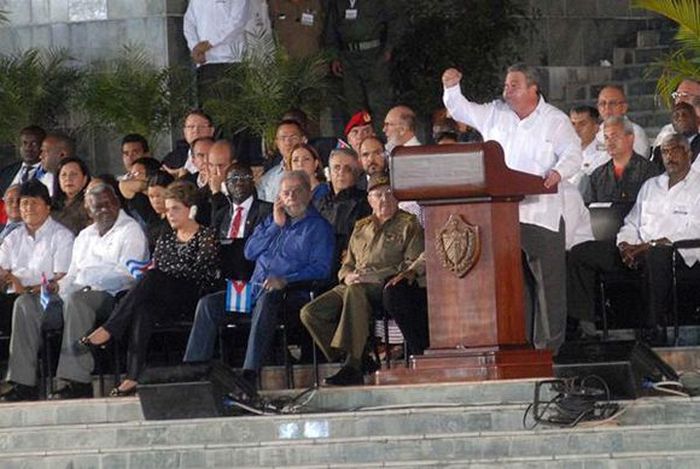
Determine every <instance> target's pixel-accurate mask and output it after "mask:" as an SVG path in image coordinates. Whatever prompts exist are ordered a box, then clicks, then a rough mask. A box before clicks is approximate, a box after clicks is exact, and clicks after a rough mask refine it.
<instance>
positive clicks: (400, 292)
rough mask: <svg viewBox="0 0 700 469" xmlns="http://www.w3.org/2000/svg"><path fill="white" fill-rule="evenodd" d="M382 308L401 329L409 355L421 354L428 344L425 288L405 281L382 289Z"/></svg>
mask: <svg viewBox="0 0 700 469" xmlns="http://www.w3.org/2000/svg"><path fill="white" fill-rule="evenodd" d="M382 302H383V304H384V310H385V311H386V312H387V313H388V314H389V316H391V317H392V318H394V321H396V325H397V326H399V329H401V333H402V334H403V337H404V339H405V340H406V345H407V348H408V354H409V355H422V354H423V350H425V349H426V348H428V346H429V340H428V337H429V334H428V295H427V292H426V290H425V288H420V287H419V286H418V285H416V284H409V283H408V282H407V281H405V280H404V281H402V282H399V283H398V284H396V285H394V286H392V287H388V288H385V289H384V294H383V297H382Z"/></svg>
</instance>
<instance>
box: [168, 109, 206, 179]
mask: <svg viewBox="0 0 700 469" xmlns="http://www.w3.org/2000/svg"><path fill="white" fill-rule="evenodd" d="M214 130H215V129H214V123H213V121H212V120H211V117H209V116H208V115H207V114H206V113H204V111H202V110H201V109H192V110H191V111H189V112H188V113H187V115H185V121H184V123H183V125H182V135H183V137H184V140H179V141H178V142H177V144H176V146H175V149H174V150H173V151H171V152H170V153H168V154H167V155H165V158H163V169H164V170H166V171H167V172H169V173H170V174H172V175H173V177H175V178H179V177H183V176H185V175H187V173H196V172H197V171H198V169H197V166H196V165H195V164H194V155H192V148H191V146H192V143H194V141H195V140H197V139H198V138H202V137H213V136H214Z"/></svg>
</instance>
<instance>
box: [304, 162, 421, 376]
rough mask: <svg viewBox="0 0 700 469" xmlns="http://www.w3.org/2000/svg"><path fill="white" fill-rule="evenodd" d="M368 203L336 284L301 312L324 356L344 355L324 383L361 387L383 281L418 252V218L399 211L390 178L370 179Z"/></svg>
mask: <svg viewBox="0 0 700 469" xmlns="http://www.w3.org/2000/svg"><path fill="white" fill-rule="evenodd" d="M367 199H368V200H369V204H370V206H371V207H372V215H370V216H369V217H367V218H363V219H362V220H360V221H358V222H357V224H356V225H355V229H354V230H353V232H352V235H351V236H350V242H349V245H348V251H347V253H346V255H345V258H344V261H343V265H342V267H341V268H340V271H339V272H338V279H339V280H340V285H338V286H336V287H335V288H333V289H332V290H330V291H329V292H327V293H324V294H323V295H321V296H319V297H318V298H316V299H315V300H314V301H312V302H310V303H309V304H307V305H306V306H304V307H303V308H302V310H301V321H302V323H303V324H304V326H306V328H307V329H308V330H309V332H310V334H311V336H312V337H313V338H314V341H315V342H316V343H317V344H318V346H319V347H320V348H321V350H322V351H323V353H324V354H325V355H326V357H327V358H328V359H329V360H331V361H333V360H336V359H337V358H339V357H340V355H341V354H343V353H344V354H345V362H344V365H343V367H342V368H341V369H340V371H338V373H337V374H335V375H333V376H330V377H328V378H326V380H325V382H326V384H330V385H336V386H343V385H354V384H363V382H364V379H363V370H362V358H363V354H364V351H365V345H366V343H367V337H368V335H369V330H370V317H371V315H372V311H373V310H374V307H375V306H377V305H379V304H381V302H382V293H383V291H384V285H385V282H386V281H387V280H388V279H390V278H393V277H394V276H396V275H397V274H399V273H400V272H403V271H404V270H406V269H407V268H408V267H409V266H410V265H411V264H412V263H413V262H414V261H415V260H416V259H417V258H418V257H419V256H420V254H421V253H422V252H423V248H424V242H423V229H422V228H421V226H420V224H419V223H418V219H417V218H416V217H415V216H414V215H411V214H409V213H406V212H403V211H401V210H399V207H398V202H397V200H396V198H395V197H394V195H393V194H392V193H391V187H390V186H389V177H388V176H387V175H386V174H383V173H378V174H374V175H372V176H371V177H370V181H369V184H368V195H367Z"/></svg>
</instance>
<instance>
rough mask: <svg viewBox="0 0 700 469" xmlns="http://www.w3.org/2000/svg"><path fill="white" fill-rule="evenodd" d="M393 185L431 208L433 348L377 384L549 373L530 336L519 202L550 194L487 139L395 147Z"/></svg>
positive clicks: (386, 372) (401, 195)
mask: <svg viewBox="0 0 700 469" xmlns="http://www.w3.org/2000/svg"><path fill="white" fill-rule="evenodd" d="M389 164H390V174H391V184H392V190H393V192H394V194H395V195H396V197H397V198H398V199H399V200H416V201H418V202H419V203H420V205H421V206H422V207H423V210H424V215H425V256H426V265H427V282H428V315H429V324H430V348H429V349H428V350H426V351H425V354H424V355H423V356H415V357H411V359H410V366H409V367H408V368H404V367H397V368H391V369H382V370H380V371H378V372H377V374H376V375H375V380H376V382H377V384H395V383H417V382H436V381H470V380H489V379H510V378H530V377H549V376H552V355H551V352H550V351H548V350H534V349H533V348H532V346H530V345H528V344H527V340H526V331H525V315H524V305H523V288H524V287H523V270H522V258H521V246H520V224H519V215H518V202H519V201H520V200H522V199H523V197H524V196H525V195H527V194H543V193H552V192H555V191H556V188H553V189H545V187H544V185H543V179H542V178H541V177H538V176H533V175H530V174H526V173H522V172H519V171H514V170H511V169H509V168H508V167H507V166H506V165H505V162H504V156H503V149H502V148H501V146H500V145H499V144H498V143H497V142H494V141H489V142H486V143H483V144H460V145H440V146H437V145H433V146H421V147H399V148H397V149H396V150H395V151H394V153H393V154H392V157H391V159H390V162H389Z"/></svg>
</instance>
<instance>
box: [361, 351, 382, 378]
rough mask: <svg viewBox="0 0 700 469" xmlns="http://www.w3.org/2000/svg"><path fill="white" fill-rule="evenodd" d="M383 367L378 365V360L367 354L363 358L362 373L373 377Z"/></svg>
mask: <svg viewBox="0 0 700 469" xmlns="http://www.w3.org/2000/svg"><path fill="white" fill-rule="evenodd" d="M380 368H381V366H380V365H379V363H377V360H375V359H374V358H372V357H371V356H370V355H369V354H365V356H364V357H362V372H363V373H365V374H368V375H371V374H372V373H374V372H375V371H377V370H378V369H380Z"/></svg>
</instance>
